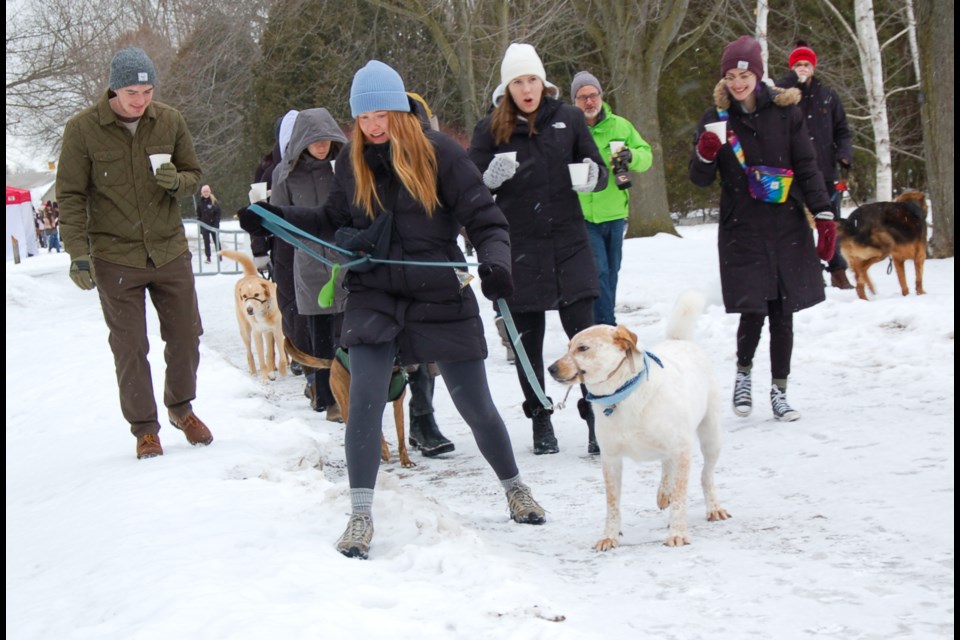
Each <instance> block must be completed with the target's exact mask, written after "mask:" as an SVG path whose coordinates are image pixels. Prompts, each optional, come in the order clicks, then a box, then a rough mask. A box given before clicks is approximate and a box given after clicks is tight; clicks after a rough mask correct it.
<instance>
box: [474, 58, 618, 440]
mask: <svg viewBox="0 0 960 640" xmlns="http://www.w3.org/2000/svg"><path fill="white" fill-rule="evenodd" d="M558 95H559V91H558V90H557V87H556V86H554V85H553V84H551V83H549V82H547V80H546V72H545V71H544V68H543V63H542V62H541V61H540V57H539V56H538V55H537V52H536V50H535V49H534V48H533V46H531V45H529V44H525V43H517V42H515V43H513V44H511V45H510V46H509V47H508V48H507V51H506V53H505V55H504V57H503V62H502V63H501V65H500V85H499V86H498V87H497V88H496V90H495V91H494V93H493V103H494V105H495V107H494V109H493V111H492V112H491V113H490V114H489V115H488V116H487V117H485V118H484V119H482V120H481V121H480V122H478V123H477V126H476V128H475V129H474V131H473V139H472V141H471V142H470V157H471V159H473V161H474V162H475V163H476V165H477V166H478V167H479V168H480V170H481V171H482V172H483V182H484V184H486V185H487V186H488V187H489V188H490V190H491V191H492V192H493V193H494V194H496V197H497V206H499V207H500V209H502V210H503V213H504V215H505V216H506V217H507V221H508V222H509V223H510V244H511V248H512V252H513V256H512V257H513V281H514V285H515V291H514V293H513V295H512V296H509V297H508V298H507V304H508V306H509V308H510V310H511V312H512V315H513V319H514V322H515V324H516V328H517V332H518V333H519V334H520V336H521V338H520V339H521V343H522V344H523V348H524V350H525V351H526V353H527V356H528V357H529V359H530V364H531V365H532V366H533V370H534V373H535V375H536V377H537V381H538V382H539V383H540V387H541V388H543V383H544V376H543V339H544V333H545V330H546V318H545V316H546V311H548V310H552V309H557V310H559V312H560V322H561V323H562V324H563V329H564V331H565V332H566V334H567V336H570V337H572V336H573V335H574V334H576V333H577V332H579V331H581V330H583V329H586V328H587V327H590V326H592V325H593V323H594V319H593V304H594V300H595V299H596V298H597V297H599V295H600V283H599V280H598V278H597V267H596V264H595V262H594V259H593V252H592V250H591V249H590V241H589V239H588V237H587V227H586V222H585V221H584V218H583V211H582V210H581V208H580V200H579V198H578V197H577V192H581V193H584V192H589V191H602V190H603V189H604V188H606V186H607V169H606V165H605V163H604V162H603V158H602V157H601V156H600V152H599V151H598V150H597V145H596V143H595V142H594V140H593V136H592V135H591V134H590V130H589V129H588V128H587V121H586V119H585V118H584V115H583V112H582V111H580V109H577V108H576V107H573V106H570V105H565V104H563V103H561V102H560V101H558V100H557V99H556V97H557V96H558ZM505 153H511V154H515V156H516V158H515V159H514V158H511V157H508V156H505V155H503V154H505ZM581 162H583V163H586V164H587V166H588V167H589V169H588V177H587V181H586V182H585V183H580V184H573V182H572V180H571V175H570V169H568V167H567V165H568V164H573V163H581ZM470 239H471V240H473V236H472V235H471V236H470ZM517 374H518V377H519V379H520V388H521V390H522V391H523V397H524V402H523V410H524V413H525V414H526V416H527V417H528V418H531V419H532V421H533V452H534V453H535V454H538V455H539V454H544V453H557V452H558V451H559V450H560V447H559V445H558V443H557V438H556V436H555V435H554V432H553V425H552V423H551V422H550V414H551V413H552V412H553V410H552V408H547V407H544V406H542V404H541V403H540V402H539V401H538V399H537V395H536V393H535V391H534V390H533V387H532V386H531V384H530V382H529V381H528V380H527V377H526V374H525V373H524V371H523V368H522V367H517ZM582 392H583V393H584V395H586V390H585V389H582ZM579 408H580V414H581V416H583V418H584V420H586V422H587V427H588V445H587V446H588V451H590V452H591V453H598V452H599V451H600V450H599V448H597V445H596V439H595V437H594V434H593V410H592V408H591V406H590V403H588V402H587V401H586V399H582V400H581V402H580V403H579Z"/></svg>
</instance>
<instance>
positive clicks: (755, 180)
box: [717, 108, 793, 204]
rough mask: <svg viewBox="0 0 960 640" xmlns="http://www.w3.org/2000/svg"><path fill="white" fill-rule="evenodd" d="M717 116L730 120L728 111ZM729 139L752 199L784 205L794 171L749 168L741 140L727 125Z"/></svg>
mask: <svg viewBox="0 0 960 640" xmlns="http://www.w3.org/2000/svg"><path fill="white" fill-rule="evenodd" d="M717 115H719V116H720V119H721V120H728V119H729V114H728V113H727V110H726V109H719V108H718V109H717ZM727 138H728V139H729V141H730V147H731V148H732V149H733V153H734V155H736V156H737V160H738V161H739V162H740V166H741V167H743V171H744V173H746V174H747V188H748V190H749V191H750V197H752V198H753V199H754V200H759V201H760V202H770V203H772V204H783V203H784V202H786V201H787V198H788V197H790V187H791V185H793V169H784V168H783V167H768V166H765V165H754V166H749V167H748V166H747V162H746V154H744V153H743V147H741V146H740V140H739V139H737V134H736V133H734V131H733V129H732V128H731V127H730V126H729V123H728V125H727Z"/></svg>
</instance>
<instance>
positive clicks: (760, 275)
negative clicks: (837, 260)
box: [689, 36, 836, 422]
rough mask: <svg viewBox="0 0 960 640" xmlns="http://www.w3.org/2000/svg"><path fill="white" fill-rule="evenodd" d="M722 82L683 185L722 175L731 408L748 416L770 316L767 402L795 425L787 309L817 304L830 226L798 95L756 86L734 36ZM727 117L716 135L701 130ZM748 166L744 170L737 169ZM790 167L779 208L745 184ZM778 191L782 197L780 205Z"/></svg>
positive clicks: (758, 63) (751, 62)
mask: <svg viewBox="0 0 960 640" xmlns="http://www.w3.org/2000/svg"><path fill="white" fill-rule="evenodd" d="M720 75H721V76H722V78H723V79H722V80H721V81H720V82H719V83H718V84H717V86H716V88H715V89H714V96H713V97H714V102H715V107H711V108H709V109H707V110H706V112H705V113H704V114H703V116H702V117H701V118H700V122H699V124H698V125H697V132H698V138H697V141H696V144H695V145H694V149H693V153H692V155H691V158H690V164H689V171H690V179H691V180H692V181H693V183H694V184H696V185H698V186H701V187H706V186H709V185H710V184H711V183H713V181H714V180H715V179H716V177H717V174H718V173H719V175H720V186H721V189H720V225H719V230H718V237H717V245H718V249H719V257H720V285H721V287H722V289H723V302H724V305H725V306H726V309H727V313H739V314H740V326H739V328H738V329H737V375H736V380H735V383H734V393H733V409H734V412H735V413H736V414H737V415H739V416H747V415H749V414H750V412H751V410H752V405H753V400H752V392H751V369H752V367H753V356H754V354H755V353H756V350H757V345H758V344H759V342H760V332H761V330H762V329H763V323H764V320H765V318H767V317H769V318H770V367H771V373H772V378H773V381H772V385H771V387H770V402H771V406H772V408H773V415H774V417H775V418H776V419H777V420H780V421H784V422H790V421H793V420H797V419H798V418H799V417H800V413H799V412H798V411H796V410H794V409H793V408H792V407H791V406H790V405H789V404H788V403H787V395H786V390H787V376H788V375H789V374H790V360H791V356H792V353H793V313H794V312H796V311H800V310H801V309H806V308H807V307H812V306H813V305H815V304H818V303H820V302H823V300H824V297H825V296H824V289H823V277H822V276H821V274H820V263H819V262H818V260H817V255H818V254H820V257H821V258H823V259H825V260H826V259H829V257H830V254H832V252H833V250H834V241H835V239H836V223H835V222H834V221H833V212H832V210H831V207H830V198H829V197H828V196H827V191H826V189H824V181H823V175H822V174H821V173H820V169H819V168H818V167H817V158H816V154H815V152H814V149H813V145H811V144H810V136H809V135H808V133H807V129H806V127H805V126H804V122H803V114H802V113H801V111H800V109H799V108H797V107H796V104H797V102H798V101H799V100H800V92H799V91H798V90H797V89H777V88H773V87H769V88H768V87H767V86H766V85H765V84H763V83H762V82H760V80H761V79H762V78H763V60H762V57H761V55H760V43H758V42H757V41H756V40H754V39H753V38H751V37H749V36H741V37H740V38H739V39H737V40H736V41H734V42H732V43H730V44H729V45H727V47H726V48H725V49H724V50H723V58H722V60H721V63H720ZM724 120H725V121H726V132H725V134H724V136H725V137H724V138H723V139H721V138H720V137H719V136H718V135H717V134H716V133H714V132H712V131H707V130H706V125H708V124H710V125H713V123H717V122H720V121H724ZM744 164H746V168H745V167H744ZM759 170H764V171H766V172H767V173H768V174H771V175H772V174H776V173H780V171H777V170H790V171H792V174H793V184H792V186H790V187H789V189H788V193H787V197H786V198H785V200H784V201H782V202H773V201H770V200H773V199H775V198H773V196H764V194H763V193H762V191H761V190H760V189H759V188H758V187H757V186H756V184H752V183H751V178H753V177H755V176H756V172H757V171H759ZM784 184H786V180H785V178H784V177H783V176H778V177H777V178H775V179H773V180H772V181H770V183H768V184H767V185H766V187H767V189H766V191H767V192H769V193H771V194H772V193H773V192H774V191H776V190H777V188H779V187H782V186H783V185H784ZM782 197H783V196H782V193H781V194H780V198H776V199H781V198H782ZM804 204H806V206H807V207H808V208H809V209H810V210H811V211H813V212H814V213H815V218H816V225H817V232H818V236H819V238H818V245H817V247H816V248H815V247H814V244H813V235H812V234H811V232H810V224H809V222H808V221H807V216H806V214H805V213H804V209H803V207H804Z"/></svg>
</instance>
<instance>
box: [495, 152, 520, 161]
mask: <svg viewBox="0 0 960 640" xmlns="http://www.w3.org/2000/svg"><path fill="white" fill-rule="evenodd" d="M494 155H495V156H496V157H497V158H507V159H509V160H513V161H514V162H516V161H517V152H516V151H504V152H502V153H497V154H494Z"/></svg>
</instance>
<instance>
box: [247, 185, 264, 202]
mask: <svg viewBox="0 0 960 640" xmlns="http://www.w3.org/2000/svg"><path fill="white" fill-rule="evenodd" d="M249 196H250V202H251V204H252V203H254V202H260V201H261V200H266V199H267V183H266V182H254V183H253V184H251V185H250V193H249Z"/></svg>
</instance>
